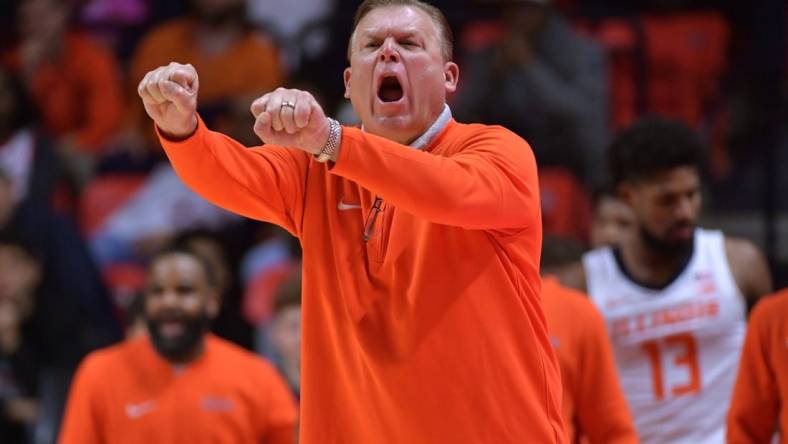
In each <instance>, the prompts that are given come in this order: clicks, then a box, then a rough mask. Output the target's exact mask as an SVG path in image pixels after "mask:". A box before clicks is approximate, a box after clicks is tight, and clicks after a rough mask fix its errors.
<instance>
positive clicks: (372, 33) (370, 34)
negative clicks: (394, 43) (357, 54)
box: [358, 28, 421, 39]
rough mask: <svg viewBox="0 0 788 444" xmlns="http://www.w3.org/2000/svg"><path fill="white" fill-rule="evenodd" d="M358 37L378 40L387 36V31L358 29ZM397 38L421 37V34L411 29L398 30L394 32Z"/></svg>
mask: <svg viewBox="0 0 788 444" xmlns="http://www.w3.org/2000/svg"><path fill="white" fill-rule="evenodd" d="M358 31H359V33H358V35H359V37H365V38H369V39H376V38H377V39H380V38H383V36H384V35H388V32H387V31H382V30H378V29H372V28H366V29H359V30H358ZM394 34H395V36H396V37H397V38H413V37H421V33H420V32H419V31H418V30H416V29H413V28H408V29H398V30H396V31H395V32H394Z"/></svg>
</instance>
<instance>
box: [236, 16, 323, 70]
mask: <svg viewBox="0 0 788 444" xmlns="http://www.w3.org/2000/svg"><path fill="white" fill-rule="evenodd" d="M335 3H336V1H335V0H249V5H248V11H249V13H248V14H249V18H250V19H251V20H252V21H253V22H254V23H256V24H257V25H259V26H260V27H262V28H263V29H267V30H269V31H271V32H272V33H273V34H274V35H275V36H276V38H277V40H278V41H279V42H280V44H281V45H282V48H283V51H282V57H283V59H284V62H285V64H286V66H287V67H288V70H289V71H290V72H293V71H295V70H296V69H298V67H299V66H300V62H301V57H302V53H307V54H309V56H310V57H316V55H317V54H318V53H320V52H321V51H323V50H325V49H326V47H327V45H329V44H330V42H329V38H327V37H329V34H330V33H331V30H330V29H328V25H330V21H329V17H330V14H331V13H332V12H333V11H334V10H335Z"/></svg>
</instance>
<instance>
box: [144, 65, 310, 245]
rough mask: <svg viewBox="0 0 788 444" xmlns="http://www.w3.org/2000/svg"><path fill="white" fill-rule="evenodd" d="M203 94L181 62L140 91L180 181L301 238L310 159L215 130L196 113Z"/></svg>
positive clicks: (149, 77)
mask: <svg viewBox="0 0 788 444" xmlns="http://www.w3.org/2000/svg"><path fill="white" fill-rule="evenodd" d="M198 90H199V78H198V76H197V72H196V71H195V70H194V68H193V67H192V66H191V65H181V64H177V63H171V64H169V65H167V66H163V67H160V68H157V69H155V70H153V71H151V72H149V73H148V74H146V75H145V77H144V78H143V79H142V81H141V82H140V84H139V87H138V89H137V92H138V94H139V95H140V97H141V98H142V102H143V105H144V106H145V111H146V112H147V113H148V115H149V116H150V117H151V119H153V121H154V123H155V124H156V128H157V130H158V132H159V138H160V140H161V143H162V146H163V147H164V150H165V152H166V153H167V157H168V158H169V159H170V162H171V163H172V165H173V167H174V168H175V170H176V172H177V173H178V176H179V177H180V178H181V180H183V182H184V183H185V184H186V185H188V186H189V187H190V188H191V189H192V190H194V191H195V192H196V193H198V194H199V195H201V196H202V197H203V198H205V199H206V200H208V201H210V202H212V203H214V204H216V205H218V206H220V207H222V208H225V209H227V210H230V211H233V212H235V213H238V214H241V215H244V216H247V217H251V218H254V219H260V220H265V221H268V222H272V223H275V224H277V225H280V226H282V227H284V228H285V229H287V230H288V231H290V232H291V233H292V234H294V235H298V234H299V232H300V226H301V218H302V211H303V199H304V197H303V196H304V189H305V183H306V174H307V166H308V164H309V158H308V156H307V155H306V154H305V153H304V152H302V151H298V150H291V149H287V148H282V147H276V146H264V147H260V148H255V149H248V148H246V147H245V146H243V145H242V144H240V143H238V142H237V141H235V140H233V139H232V138H230V137H227V136H225V135H223V134H220V133H216V132H213V131H210V130H209V129H208V128H206V127H205V125H204V124H203V122H202V121H201V120H200V119H199V116H198V115H197V113H196V110H197V93H198ZM253 111H254V110H253Z"/></svg>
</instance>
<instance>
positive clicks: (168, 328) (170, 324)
mask: <svg viewBox="0 0 788 444" xmlns="http://www.w3.org/2000/svg"><path fill="white" fill-rule="evenodd" d="M185 331H186V326H185V325H184V323H183V322H181V321H175V320H167V321H162V322H159V333H161V335H162V336H164V337H166V338H172V337H176V336H180V335H182V334H183V333H184V332H185Z"/></svg>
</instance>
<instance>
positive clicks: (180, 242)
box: [174, 229, 254, 349]
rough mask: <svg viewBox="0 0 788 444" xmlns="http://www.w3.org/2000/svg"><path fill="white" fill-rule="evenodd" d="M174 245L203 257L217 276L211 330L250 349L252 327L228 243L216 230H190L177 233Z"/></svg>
mask: <svg viewBox="0 0 788 444" xmlns="http://www.w3.org/2000/svg"><path fill="white" fill-rule="evenodd" d="M174 243H175V245H177V246H178V247H180V248H184V249H188V250H190V251H193V252H194V253H196V254H198V255H200V256H202V257H203V258H204V259H205V260H206V261H207V262H208V264H209V265H210V266H211V268H212V269H213V272H214V274H215V275H216V285H217V289H218V291H219V296H220V302H221V305H220V308H219V314H218V315H217V317H216V319H215V320H214V321H213V325H212V329H211V330H212V331H213V332H214V333H216V334H217V335H218V336H220V337H222V338H224V339H227V340H229V341H232V342H234V343H236V344H238V345H240V346H242V347H244V348H247V349H252V345H253V344H252V342H253V336H254V335H253V330H252V326H251V325H250V324H249V323H248V322H246V320H245V319H244V317H243V316H242V314H241V295H242V291H241V286H240V283H239V280H238V273H237V272H236V268H237V267H235V266H234V262H235V261H232V260H231V258H230V253H229V251H228V246H227V243H226V242H225V240H224V239H223V238H222V237H221V235H220V234H219V233H218V232H217V231H213V230H207V229H193V230H189V231H185V232H182V233H180V234H179V235H178V236H177V237H176V238H175V242H174Z"/></svg>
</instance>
